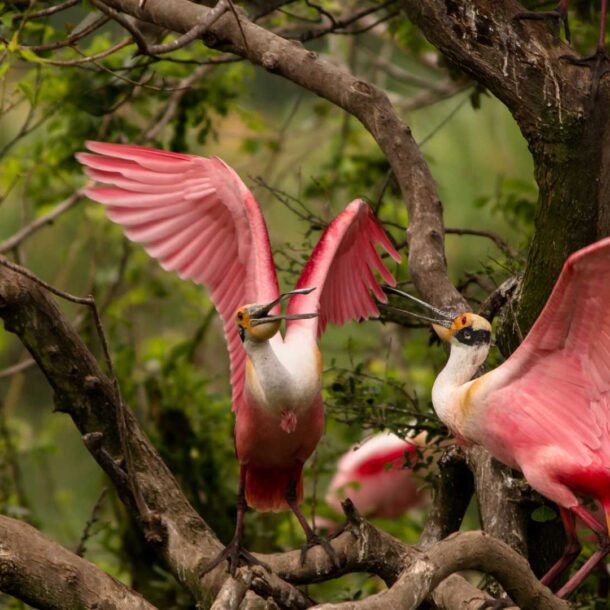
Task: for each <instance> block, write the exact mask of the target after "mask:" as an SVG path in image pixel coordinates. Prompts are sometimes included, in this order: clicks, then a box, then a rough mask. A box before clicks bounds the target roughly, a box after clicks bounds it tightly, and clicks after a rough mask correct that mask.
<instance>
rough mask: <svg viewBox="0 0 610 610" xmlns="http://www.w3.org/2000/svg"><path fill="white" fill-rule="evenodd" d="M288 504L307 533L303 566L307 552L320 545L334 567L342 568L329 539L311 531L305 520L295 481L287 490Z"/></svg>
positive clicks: (302, 560) (292, 481)
mask: <svg viewBox="0 0 610 610" xmlns="http://www.w3.org/2000/svg"><path fill="white" fill-rule="evenodd" d="M286 502H287V503H288V506H290V509H291V510H292V512H293V513H294V514H295V516H296V518H297V519H298V520H299V523H300V524H301V527H302V528H303V531H304V532H305V537H306V538H307V542H305V544H304V545H303V546H302V547H301V565H302V566H303V565H305V560H306V559H307V551H309V549H311V548H312V547H314V546H316V545H318V544H319V545H320V546H321V547H322V548H323V549H324V550H325V551H326V554H327V555H328V556H329V557H330V560H331V561H332V562H333V565H334V566H335V567H336V568H339V567H340V566H341V564H340V562H339V558H338V557H337V553H336V552H335V549H333V547H332V545H331V544H330V542H329V541H328V538H324V537H323V536H318V535H317V534H316V533H315V532H314V531H313V530H312V529H311V526H310V525H309V523H307V519H305V515H303V513H302V512H301V509H300V507H299V503H298V502H297V482H296V481H295V480H294V479H292V480H290V482H289V483H288V487H287V489H286Z"/></svg>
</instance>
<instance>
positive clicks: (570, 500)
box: [386, 238, 610, 597]
mask: <svg viewBox="0 0 610 610" xmlns="http://www.w3.org/2000/svg"><path fill="white" fill-rule="evenodd" d="M386 291H387V292H396V293H397V294H401V295H403V296H406V297H408V298H411V299H414V297H411V296H410V295H407V294H406V293H402V292H400V291H397V290H395V289H393V288H387V289H386ZM414 300H416V301H417V302H419V303H420V304H423V305H426V307H427V308H428V309H429V310H430V311H432V312H433V317H432V316H431V317H427V316H424V318H425V319H428V320H430V321H432V322H434V323H435V324H434V329H435V330H436V332H437V334H438V335H439V336H440V337H441V338H442V339H444V340H445V341H448V342H449V343H450V345H451V352H450V355H449V361H448V362H447V365H446V366H445V368H444V369H443V370H442V371H441V373H440V374H439V375H438V377H437V378H436V381H435V383H434V386H433V389H432V402H433V404H434V409H435V410H436V413H437V415H438V416H439V417H440V419H441V420H442V421H443V422H444V423H445V424H446V425H447V426H448V427H449V429H450V430H451V431H452V432H453V433H454V434H455V436H456V437H458V438H460V439H464V440H465V441H467V442H470V443H476V444H479V445H483V446H484V447H485V448H486V449H487V450H488V451H489V452H490V453H491V454H492V455H493V456H494V457H495V458H496V459H498V460H500V461H501V462H503V463H504V464H507V465H508V466H510V467H511V468H515V469H519V470H521V471H522V472H523V474H524V476H525V478H526V479H527V481H528V482H529V484H530V485H531V486H532V487H533V488H534V489H535V490H537V491H538V492H540V493H541V494H542V495H543V496H546V497H547V498H549V499H550V500H552V501H553V502H555V503H556V504H557V505H558V506H559V510H560V514H561V518H562V521H563V524H564V527H565V530H566V534H567V538H568V543H567V546H566V549H565V552H564V555H563V557H562V558H561V559H560V560H559V561H558V562H557V563H556V564H555V565H554V566H553V567H552V568H551V569H550V570H549V572H547V574H545V576H544V577H543V578H542V582H543V583H544V584H551V583H552V582H553V581H554V580H555V579H556V578H557V576H558V575H559V574H560V573H561V572H563V571H564V570H565V569H566V568H567V567H568V566H569V565H570V564H571V563H572V561H573V560H574V559H575V558H576V556H577V555H578V554H579V552H580V544H579V542H578V539H577V537H576V533H575V517H579V518H580V519H581V520H582V521H583V522H584V524H586V525H587V527H589V528H591V529H592V530H593V532H594V533H595V534H596V536H597V539H598V543H599V545H598V549H597V551H596V552H595V553H594V554H593V555H592V556H591V557H590V558H589V559H588V560H587V561H586V562H585V564H584V565H583V566H582V567H581V568H580V569H579V570H578V571H577V572H576V574H574V576H572V578H571V579H570V580H569V581H568V582H567V583H566V584H565V585H564V586H563V587H561V588H560V590H559V592H558V595H559V596H560V597H566V596H568V595H569V594H570V593H571V592H572V591H574V589H575V588H576V587H577V586H578V585H579V584H580V583H581V582H582V581H583V579H584V578H585V577H586V576H587V574H589V572H590V571H591V570H592V569H593V568H594V567H595V566H596V565H597V564H598V563H599V562H601V561H602V560H603V559H604V557H606V555H607V554H608V553H609V552H610V538H609V536H608V531H609V529H610V238H606V239H603V240H601V241H599V242H597V243H595V244H592V245H591V246H588V247H587V248H584V249H582V250H579V251H578V252H576V253H574V254H573V255H572V256H570V257H569V258H568V260H567V261H566V263H565V265H564V267H563V271H562V272H561V275H560V277H559V280H558V281H557V284H556V285H555V288H554V289H553V292H552V294H551V296H550V298H549V300H548V301H547V303H546V305H545V307H544V309H543V311H542V313H541V314H540V316H539V318H538V319H537V320H536V323H535V324H534V326H533V327H532V329H531V330H530V332H529V334H528V335H527V337H526V338H525V340H524V341H523V343H521V345H520V346H519V347H518V349H517V350H516V351H515V352H514V353H513V354H512V355H511V356H510V357H509V358H508V359H507V360H506V361H505V362H504V363H503V364H502V365H500V366H499V367H497V368H496V369H494V370H493V371H490V372H489V373H487V374H485V375H482V376H481V377H479V378H477V379H475V380H473V381H471V379H472V377H473V376H474V375H475V374H476V373H477V371H478V369H479V367H480V366H481V365H482V364H483V362H485V359H486V358H487V354H488V352H489V346H490V340H491V326H490V324H489V322H488V321H487V320H485V319H484V318H482V317H481V316H478V315H475V314H472V313H463V314H461V315H459V316H457V317H455V318H453V317H451V316H448V315H447V314H446V313H444V312H442V311H441V310H439V309H436V308H433V307H432V306H430V305H427V304H425V303H423V302H422V301H419V299H414ZM583 497H584V498H593V499H594V500H596V501H597V502H598V503H599V505H601V507H602V509H603V511H604V513H605V516H606V521H607V524H604V525H602V524H601V523H600V522H599V521H598V519H597V518H596V517H595V516H594V515H593V514H592V513H591V512H590V511H589V510H587V509H586V508H585V507H584V506H583V504H582V501H581V498H583Z"/></svg>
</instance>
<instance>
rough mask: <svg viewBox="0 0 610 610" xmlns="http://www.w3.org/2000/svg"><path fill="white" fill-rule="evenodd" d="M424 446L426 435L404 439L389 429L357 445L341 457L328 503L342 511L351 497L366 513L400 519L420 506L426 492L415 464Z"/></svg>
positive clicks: (331, 484) (362, 511) (360, 509)
mask: <svg viewBox="0 0 610 610" xmlns="http://www.w3.org/2000/svg"><path fill="white" fill-rule="evenodd" d="M423 446H424V437H423V435H418V436H416V437H415V438H413V439H408V440H403V439H402V438H399V437H398V436H396V435H395V434H391V433H389V432H383V433H381V434H377V435H375V436H374V437H373V438H371V439H369V440H368V441H366V442H365V443H364V444H358V445H355V446H354V447H352V448H350V449H349V451H348V452H347V453H345V454H344V455H343V456H342V457H341V459H340V460H339V463H338V464H337V472H336V473H335V475H334V477H333V479H332V481H331V482H330V485H329V487H328V491H327V493H326V503H327V504H328V505H329V506H331V507H332V508H333V509H334V510H336V511H337V512H341V502H342V501H343V500H345V498H347V497H349V498H350V500H351V501H352V502H353V503H354V504H355V506H356V508H357V509H358V511H359V512H360V513H361V514H362V515H364V516H365V517H376V518H382V519H396V518H397V517H400V516H401V515H403V514H404V513H405V512H406V511H408V510H409V509H411V508H415V507H416V506H419V505H420V504H421V503H422V501H423V499H424V496H425V494H424V493H423V492H422V491H421V490H420V487H421V485H420V484H418V482H417V481H416V480H415V479H414V478H413V469H412V466H414V465H415V463H416V462H417V460H418V459H419V456H418V449H419V450H421V448H422V447H423Z"/></svg>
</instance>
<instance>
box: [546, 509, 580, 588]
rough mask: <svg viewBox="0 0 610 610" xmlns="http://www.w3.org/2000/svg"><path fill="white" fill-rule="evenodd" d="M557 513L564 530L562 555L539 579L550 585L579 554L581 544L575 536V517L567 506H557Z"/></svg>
mask: <svg viewBox="0 0 610 610" xmlns="http://www.w3.org/2000/svg"><path fill="white" fill-rule="evenodd" d="M559 514H560V515H561V520H562V522H563V527H564V529H565V532H566V538H567V541H566V546H565V549H564V550H563V555H562V556H561V558H560V559H559V560H558V561H557V563H555V564H554V565H553V566H552V567H551V569H550V570H549V571H548V572H547V573H546V574H545V575H544V576H543V577H542V578H541V579H540V582H541V583H542V584H543V585H546V586H547V587H550V586H551V585H552V584H553V582H555V580H556V579H557V577H558V576H559V575H560V574H561V573H562V572H564V571H565V570H566V569H567V568H568V567H569V566H570V565H572V563H573V562H574V560H575V559H576V558H577V557H578V555H579V554H580V551H581V549H582V545H581V544H580V542H579V541H578V537H577V536H576V518H575V517H574V515H573V513H572V512H570V511H569V510H568V509H567V508H562V507H560V508H559Z"/></svg>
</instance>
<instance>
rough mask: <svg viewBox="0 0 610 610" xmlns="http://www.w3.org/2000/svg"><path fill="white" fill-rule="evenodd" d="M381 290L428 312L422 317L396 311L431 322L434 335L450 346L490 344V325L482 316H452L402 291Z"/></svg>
mask: <svg viewBox="0 0 610 610" xmlns="http://www.w3.org/2000/svg"><path fill="white" fill-rule="evenodd" d="M383 289H384V291H385V292H386V293H389V294H397V295H399V296H402V297H405V298H407V299H409V300H410V301H414V302H415V303H417V304H419V305H421V306H422V307H425V308H426V309H427V310H428V311H429V312H430V315H422V314H418V313H415V312H412V311H407V310H403V309H401V310H397V311H400V312H402V313H406V314H408V315H410V316H413V317H415V318H418V319H420V320H426V321H427V322H432V328H434V331H435V332H436V334H437V335H438V336H439V337H440V338H441V339H442V340H443V341H446V342H448V343H451V344H452V345H463V346H473V347H480V346H487V347H488V346H489V345H490V344H491V324H490V323H489V322H488V321H487V320H486V319H485V318H483V317H482V316H479V315H477V314H476V313H470V312H465V313H461V314H460V315H459V316H454V315H452V314H449V313H447V312H444V311H443V310H442V309H438V308H437V307H433V306H432V305H430V304H429V303H426V302H425V301H422V300H421V299H418V298H417V297H414V296H413V295H411V294H408V293H407V292H402V290H397V289H396V288H392V287H391V286H384V288H383ZM392 309H394V308H392Z"/></svg>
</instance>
